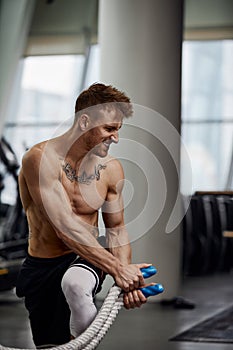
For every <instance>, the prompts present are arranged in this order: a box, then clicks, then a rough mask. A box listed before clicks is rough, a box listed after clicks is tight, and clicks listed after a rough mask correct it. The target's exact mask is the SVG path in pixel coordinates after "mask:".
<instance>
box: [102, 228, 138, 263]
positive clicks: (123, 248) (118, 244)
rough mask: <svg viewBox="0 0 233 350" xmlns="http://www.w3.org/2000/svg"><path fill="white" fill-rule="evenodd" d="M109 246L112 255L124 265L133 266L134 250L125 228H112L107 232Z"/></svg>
mask: <svg viewBox="0 0 233 350" xmlns="http://www.w3.org/2000/svg"><path fill="white" fill-rule="evenodd" d="M106 236H107V245H108V248H109V251H110V252H111V254H112V255H113V256H114V257H115V258H117V259H119V261H120V262H121V263H122V264H123V265H128V264H131V260H132V249H131V245H130V243H129V238H128V233H127V231H126V230H125V228H124V227H123V228H111V229H108V230H107V232H106Z"/></svg>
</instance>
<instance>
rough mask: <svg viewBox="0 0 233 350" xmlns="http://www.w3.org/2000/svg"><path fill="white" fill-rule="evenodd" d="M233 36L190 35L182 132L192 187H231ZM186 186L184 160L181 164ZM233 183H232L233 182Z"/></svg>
mask: <svg viewBox="0 0 233 350" xmlns="http://www.w3.org/2000/svg"><path fill="white" fill-rule="evenodd" d="M232 57H233V41H230V40H229V41H223V40H222V41H185V42H184V43H183V67H182V137H183V139H184V142H185V144H186V147H187V149H188V152H189V155H190V159H191V164H192V172H193V181H192V182H193V191H196V190H207V191H216V190H220V191H221V190H226V189H229V188H227V182H229V181H228V179H229V171H230V165H231V161H232V152H233V79H232V76H233V65H232ZM181 175H182V186H183V188H185V164H183V163H182V169H181ZM228 186H229V184H228Z"/></svg>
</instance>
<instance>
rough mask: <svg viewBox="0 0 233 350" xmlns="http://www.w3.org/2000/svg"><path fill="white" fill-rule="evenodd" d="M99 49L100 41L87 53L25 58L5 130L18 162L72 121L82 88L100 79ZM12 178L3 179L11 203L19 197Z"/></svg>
mask: <svg viewBox="0 0 233 350" xmlns="http://www.w3.org/2000/svg"><path fill="white" fill-rule="evenodd" d="M98 52H99V47H98V45H93V46H92V47H91V48H90V52H89V55H88V56H85V55H67V56H65V55H62V56H34V57H27V58H25V59H24V60H23V61H22V64H21V74H19V75H20V79H19V89H18V90H19V91H20V93H19V94H17V95H13V97H12V108H11V109H12V113H11V119H8V121H7V123H6V125H5V128H4V132H3V135H4V136H5V138H6V140H7V141H8V142H9V143H10V145H11V147H12V148H13V150H14V152H15V153H16V155H17V158H18V161H19V163H21V158H22V155H23V154H24V152H25V150H26V149H27V148H29V147H31V146H32V145H34V144H36V143H37V142H41V141H44V140H46V139H48V138H51V137H52V136H53V135H54V134H55V133H57V132H58V133H59V132H63V131H65V130H66V129H67V128H68V126H69V125H70V124H71V122H72V120H73V119H72V118H73V116H74V107H75V101H76V98H77V96H78V95H79V93H80V91H81V90H82V89H83V88H85V87H87V86H88V85H90V84H91V83H93V82H95V81H97V80H98V79H99V70H98V68H99V64H98V57H99V55H98ZM64 122H65V123H64ZM61 125H63V127H61ZM0 170H1V169H0ZM12 182H14V181H13V179H12V178H11V177H10V176H9V177H6V178H5V179H4V184H5V190H4V191H3V193H2V201H3V202H6V203H10V204H13V203H14V201H15V198H16V195H15V184H14V185H12V184H11V183H12Z"/></svg>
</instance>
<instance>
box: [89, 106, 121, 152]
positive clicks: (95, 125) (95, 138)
mask: <svg viewBox="0 0 233 350" xmlns="http://www.w3.org/2000/svg"><path fill="white" fill-rule="evenodd" d="M100 113H101V114H100V116H99V117H98V118H97V120H95V121H92V128H91V130H90V131H89V133H88V137H87V145H88V149H89V151H90V152H91V153H93V154H95V155H97V156H99V157H106V156H107V154H108V150H109V147H110V145H111V144H112V143H118V141H119V135H118V132H119V129H120V128H121V126H122V120H123V117H122V114H121V113H120V112H119V111H117V110H115V109H112V110H102V111H101V112H100Z"/></svg>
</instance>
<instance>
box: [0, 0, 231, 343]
mask: <svg viewBox="0 0 233 350" xmlns="http://www.w3.org/2000/svg"><path fill="white" fill-rule="evenodd" d="M232 57H233V1H232V0H184V1H182V0H173V1H171V0H154V1H152V0H144V1H141V0H99V1H98V0H0V77H1V79H0V132H1V144H0V205H1V207H0V209H1V210H0V212H1V218H0V220H1V221H0V224H1V225H0V290H1V291H3V292H5V291H10V292H12V291H13V290H14V286H15V279H16V276H17V273H18V269H19V266H20V264H21V262H22V259H23V258H24V257H25V254H26V250H27V235H28V227H27V223H26V219H25V214H24V212H23V210H22V206H21V202H20V198H19V193H18V186H17V175H18V171H19V169H20V164H21V159H22V156H23V154H24V153H25V151H26V150H27V149H28V148H30V147H31V146H32V145H34V144H35V143H37V142H40V141H43V140H46V139H48V138H50V137H51V136H52V135H54V133H56V130H57V128H61V125H63V127H64V128H66V127H67V125H69V123H70V118H72V116H73V115H74V105H75V100H76V98H77V96H78V95H79V93H80V92H81V91H82V90H83V89H85V88H87V87H88V86H89V85H90V84H92V83H94V82H103V83H107V84H112V85H114V86H116V87H117V88H119V89H121V90H123V91H125V92H126V93H127V94H128V95H129V96H130V97H131V99H132V102H133V103H135V104H138V105H142V106H145V107H146V108H150V109H152V110H154V111H156V112H158V113H160V114H161V115H162V116H163V117H164V118H165V119H166V120H167V121H169V123H171V125H172V126H173V127H174V128H175V129H176V131H177V132H178V134H179V135H180V140H174V146H173V150H174V154H175V156H173V159H170V158H171V157H170V155H169V153H168V150H167V149H166V147H164V145H160V144H158V139H156V138H155V137H152V136H151V135H148V133H144V134H143V135H137V133H136V132H135V130H133V131H132V130H128V131H127V130H126V132H125V134H123V136H124V137H129V138H130V139H131V140H133V139H135V140H138V139H140V140H141V141H140V142H142V144H143V145H146V146H147V147H148V149H150V150H151V151H152V152H153V154H154V155H155V156H156V159H158V160H159V162H160V164H162V168H163V171H164V173H165V178H166V183H167V194H166V202H165V206H164V208H163V211H162V214H161V216H160V217H159V219H158V220H156V223H155V225H154V226H153V227H152V228H150V229H149V230H148V232H147V234H146V235H145V236H143V237H142V238H141V239H139V240H136V241H135V242H133V251H134V260H135V261H142V260H146V261H152V262H154V263H155V265H156V266H157V267H158V270H159V273H158V280H159V282H161V283H162V284H163V285H164V286H165V292H164V294H163V296H161V297H159V298H157V299H156V300H160V301H163V300H164V299H166V300H170V301H172V302H173V305H177V304H176V302H177V296H178V295H180V294H181V295H185V296H188V298H189V299H191V301H193V304H192V303H191V304H192V306H195V304H196V303H197V304H198V303H199V302H200V303H201V302H202V299H201V298H203V295H206V298H207V299H208V285H210V283H213V284H214V285H215V283H216V278H217V280H219V281H222V282H221V283H220V284H221V286H220V287H221V288H222V287H223V286H225V287H224V288H225V289H224V290H225V291H226V294H227V296H225V300H226V302H230V301H231V302H233V300H230V298H229V293H230V288H232V286H233V285H232V267H233V61H232ZM142 118H143V117H142ZM152 124H153V125H151V128H153V127H159V124H158V121H157V119H156V118H154V121H153V123H152ZM165 136H166V135H165ZM167 137H168V138H169V137H170V136H169V135H167ZM181 141H182V142H181ZM182 144H184V147H185V149H186V151H187V152H188V157H189V160H188V162H187V157H186V153H185V152H184V149H183V146H181V145H182ZM165 146H166V145H165ZM116 155H118V156H119V158H120V157H121V147H119V153H118V154H117V153H116ZM138 157H140V154H139V155H138ZM123 163H124V162H123ZM174 164H176V165H177V164H178V170H177V169H176V167H175V166H174ZM124 167H125V173H126V177H127V179H131V178H133V179H134V180H133V181H134V188H137V189H138V191H139V193H140V188H141V177H140V176H138V177H137V175H136V173H135V169H134V168H132V166H131V165H130V164H128V163H126V162H125V163H124ZM154 181H155V182H154V186H155V187H156V184H158V183H159V179H157V174H155V176H154ZM157 181H158V182H157ZM190 184H191V185H190ZM145 186H146V185H145ZM146 190H148V188H146ZM136 195H137V194H135V196H136ZM139 196H140V195H139ZM136 198H138V197H136ZM157 198H158V200H157V202H158V201H159V200H160V198H159V197H157ZM177 198H178V199H179V210H180V212H181V214H179V215H180V217H184V218H183V220H182V221H181V220H180V221H181V222H180V224H179V225H176V226H175V227H174V230H173V231H172V233H171V234H169V235H168V234H166V233H165V232H166V226H167V222H168V220H169V218H170V215H171V212H172V209H173V208H174V205H175V201H176V199H177ZM143 203H144V202H143ZM143 203H140V200H137V201H134V205H131V206H130V205H129V207H127V208H126V221H127V217H132V215H134V213H135V212H139V211H140V210H141V209H142V206H143ZM154 206H155V212H156V206H157V203H156V197H155V203H154ZM150 215H151V213H150ZM174 215H176V214H174ZM177 215H178V214H177ZM147 219H148V218H147V217H145V218H143V220H144V221H142V226H143V225H144V226H145V225H146V222H147ZM178 221H179V220H178ZM193 277H194V279H195V278H196V279H195V281H197V283H198V284H197V285H195V288H196V290H200V291H201V290H202V289H201V288H202V287H201V286H203V288H207V289H206V294H197V295H196V294H195V292H194V291H193V284H192V283H193ZM197 278H198V279H197ZM199 278H200V279H199ZM207 281H208V282H207ZM211 281H212V282H211ZM111 283H112V282H111V281H109V284H108V286H109V285H110V284H111ZM190 285H191V286H192V287H191V289H192V290H190ZM185 288H187V289H185ZM107 289H108V287H106V290H107ZM104 293H105V292H103V295H104ZM200 293H201V292H200ZM203 293H204V292H203ZM218 293H219V292H218V291H217V290H216V295H215V297H214V298H216V299H213V300H214V302H215V305H217V304H218ZM200 295H202V296H201V297H200ZM4 297H6V295H5V294H4ZM10 297H12V298H13V300H14V297H13V296H12V295H11V296H10ZM6 298H7V297H6ZM195 298H197V299H195ZM207 299H206V300H207ZM228 299H229V300H228ZM152 300H153V301H156V300H155V299H153V298H152ZM180 300H182V302H183V306H184V308H185V307H186V306H187V307H188V306H189V305H190V304H189V303H188V302H187V303H186V300H185V298H184V299H183V298H182V299H179V301H180ZM221 302H222V301H221ZM212 306H213V305H211V306H210V308H209V309H205V314H206V313H208V312H210V310H212V312H213V310H214V309H213V307H212ZM221 307H223V305H222V304H221V305H219V308H221ZM0 308H1V305H0ZM215 311H216V309H215ZM203 315H204V311H203ZM160 317H162V316H161V315H160ZM170 317H173V316H171V315H170ZM174 317H175V316H174ZM196 317H197V316H196ZM194 319H195V317H194ZM25 322H26V321H25ZM175 322H176V321H174V323H175ZM185 322H187V319H185ZM7 327H8V326H7ZM9 327H10V326H9ZM171 328H172V326H171ZM172 329H173V328H172ZM1 337H2V334H1V333H0V342H2V340H1ZM166 337H167V333H166ZM166 337H165V338H166ZM166 339H167V338H166ZM7 341H8V340H5V343H7ZM20 341H21V340H20ZM164 341H165V340H164ZM166 341H167V340H166ZM20 344H21V343H20ZM22 344H23V343H22ZM164 344H165V343H164ZM22 346H26V345H22ZM165 346H166V347H165ZM111 348H112V349H113V348H114V347H113V345H111ZM123 348H124V347H123ZM125 348H126V347H125ZM149 348H150V349H152V347H150V346H149ZM163 348H164V349H165V348H166V349H168V343H166V345H163V347H162V345H161V349H163ZM171 349H175V347H173V348H171ZM176 349H180V348H179V347H176ZM182 349H184V348H182ZM190 349H191V348H190ZM195 349H202V348H201V347H197V348H195ZM221 349H222V348H221Z"/></svg>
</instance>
